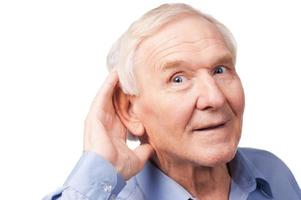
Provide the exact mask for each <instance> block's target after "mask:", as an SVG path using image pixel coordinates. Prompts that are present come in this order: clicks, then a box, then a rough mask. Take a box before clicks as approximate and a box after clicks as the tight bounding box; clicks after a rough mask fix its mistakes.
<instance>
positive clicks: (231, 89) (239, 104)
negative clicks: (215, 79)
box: [224, 78, 245, 117]
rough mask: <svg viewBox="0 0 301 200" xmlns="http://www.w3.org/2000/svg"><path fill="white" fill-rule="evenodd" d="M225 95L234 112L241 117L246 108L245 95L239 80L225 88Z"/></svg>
mask: <svg viewBox="0 0 301 200" xmlns="http://www.w3.org/2000/svg"><path fill="white" fill-rule="evenodd" d="M224 93H225V95H226V97H227V100H228V101H229V104H230V106H231V108H232V110H233V112H234V113H235V114H236V116H238V117H241V116H242V115H243V112H244V107H245V95H244V90H243V87H242V84H241V82H240V80H239V78H238V79H236V80H235V81H233V82H232V83H231V84H230V85H227V86H226V87H224Z"/></svg>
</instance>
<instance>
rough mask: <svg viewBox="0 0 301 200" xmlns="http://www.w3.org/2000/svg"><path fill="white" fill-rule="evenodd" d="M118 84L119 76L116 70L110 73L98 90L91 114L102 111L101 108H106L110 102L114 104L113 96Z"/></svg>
mask: <svg viewBox="0 0 301 200" xmlns="http://www.w3.org/2000/svg"><path fill="white" fill-rule="evenodd" d="M117 82H118V74H117V72H116V70H113V71H112V72H110V74H109V75H108V76H107V78H106V80H105V81H104V83H103V85H102V86H101V87H100V89H99V90H98V92H97V94H96V96H95V97H94V100H93V102H92V105H91V108H90V112H93V111H95V112H96V111H98V110H100V108H101V106H106V104H107V103H108V101H111V102H112V96H113V93H114V88H115V86H116V85H117Z"/></svg>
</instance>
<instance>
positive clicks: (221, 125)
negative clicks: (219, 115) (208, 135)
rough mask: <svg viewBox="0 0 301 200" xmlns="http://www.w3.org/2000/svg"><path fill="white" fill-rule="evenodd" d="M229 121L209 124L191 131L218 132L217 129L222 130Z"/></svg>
mask: <svg viewBox="0 0 301 200" xmlns="http://www.w3.org/2000/svg"><path fill="white" fill-rule="evenodd" d="M229 121H230V120H227V121H223V122H219V123H214V124H209V125H206V126H203V127H201V128H195V129H193V131H198V132H202V131H211V130H218V129H221V128H224V127H225V126H226V124H227V123H228V122H229Z"/></svg>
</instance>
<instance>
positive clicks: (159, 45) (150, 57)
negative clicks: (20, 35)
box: [135, 16, 230, 68]
mask: <svg viewBox="0 0 301 200" xmlns="http://www.w3.org/2000/svg"><path fill="white" fill-rule="evenodd" d="M217 53H218V54H230V51H229V50H228V48H227V46H226V43H225V41H224V38H223V37H222V35H221V34H220V32H219V31H218V29H217V28H216V26H215V25H214V24H212V23H211V22H209V21H207V20H206V19H202V18H200V17H195V16H193V17H192V16H186V17H183V18H178V19H176V20H174V21H172V22H170V23H168V24H167V25H165V26H163V27H162V28H161V29H160V30H159V31H157V32H156V33H155V34H154V35H152V36H150V37H149V38H147V39H145V40H144V41H142V43H141V44H140V46H139V48H138V49H137V52H136V57H135V62H136V65H143V66H148V67H152V68H157V67H158V66H160V65H162V63H164V62H172V61H173V60H181V59H182V60H184V61H185V60H187V61H189V62H193V61H195V62H202V61H204V62H206V59H205V58H206V56H208V55H210V56H211V59H214V58H212V56H214V55H215V54H217ZM140 67H142V66H139V67H138V68H140Z"/></svg>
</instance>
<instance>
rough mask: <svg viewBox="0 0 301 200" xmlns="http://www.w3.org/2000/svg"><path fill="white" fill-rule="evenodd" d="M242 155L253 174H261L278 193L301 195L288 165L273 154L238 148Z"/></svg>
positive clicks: (259, 150)
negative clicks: (289, 192)
mask: <svg viewBox="0 0 301 200" xmlns="http://www.w3.org/2000/svg"><path fill="white" fill-rule="evenodd" d="M237 153H238V154H240V155H241V156H242V157H243V158H244V160H245V161H246V162H247V164H248V167H250V168H251V169H252V170H253V172H255V173H259V174H261V175H262V176H263V177H265V179H266V180H267V181H268V182H269V184H270V185H271V187H272V188H277V190H278V192H280V191H281V192H288V191H291V192H293V191H294V192H295V193H297V194H298V195H300V188H299V186H298V184H297V181H296V180H295V177H294V175H293V174H292V172H291V170H290V169H289V168H288V167H287V165H286V164H285V163H284V162H283V161H282V160H281V159H280V158H278V157H277V156H276V155H274V154H273V153H271V152H269V151H266V150H261V149H254V148H238V152H237Z"/></svg>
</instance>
